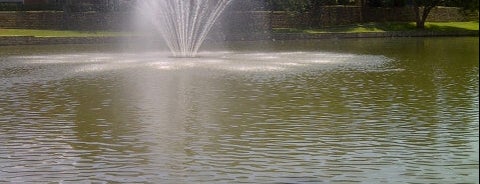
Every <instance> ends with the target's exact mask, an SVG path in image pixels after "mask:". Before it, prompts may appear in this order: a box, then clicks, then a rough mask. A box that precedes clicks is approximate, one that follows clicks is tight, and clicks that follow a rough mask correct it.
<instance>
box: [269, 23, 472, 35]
mask: <svg viewBox="0 0 480 184" xmlns="http://www.w3.org/2000/svg"><path fill="white" fill-rule="evenodd" d="M425 30H426V31H445V32H452V31H478V30H479V28H478V22H477V21H475V22H427V23H426V24H425ZM388 31H418V29H416V26H415V23H414V22H388V23H364V24H352V25H341V26H331V27H325V28H320V29H308V28H307V29H297V28H275V29H274V32H276V33H308V34H316V33H367V32H388Z"/></svg>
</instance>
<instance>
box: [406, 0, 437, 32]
mask: <svg viewBox="0 0 480 184" xmlns="http://www.w3.org/2000/svg"><path fill="white" fill-rule="evenodd" d="M444 1H445V0H413V11H414V12H415V22H416V24H417V28H418V29H424V28H425V21H426V20H427V18H428V14H430V11H432V9H433V8H435V7H436V6H438V5H440V4H441V3H444Z"/></svg>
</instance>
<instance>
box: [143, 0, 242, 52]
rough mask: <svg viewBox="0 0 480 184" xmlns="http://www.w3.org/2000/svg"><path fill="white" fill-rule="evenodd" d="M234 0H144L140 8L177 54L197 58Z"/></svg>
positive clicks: (171, 49)
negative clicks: (209, 34) (199, 51)
mask: <svg viewBox="0 0 480 184" xmlns="http://www.w3.org/2000/svg"><path fill="white" fill-rule="evenodd" d="M232 1H233V0H142V1H140V11H142V12H143V14H144V16H147V17H149V18H150V20H151V21H152V24H153V25H154V26H155V29H156V30H157V31H158V32H159V33H160V34H161V35H162V37H163V39H164V40H165V42H166V44H167V46H168V48H169V49H170V51H171V52H172V54H173V55H174V56H175V57H195V55H196V54H197V52H198V50H199V49H200V46H201V45H202V43H203V42H204V41H205V39H206V38H207V35H208V33H209V32H210V30H211V29H212V27H213V25H214V23H215V22H216V21H217V19H218V18H219V17H220V15H221V14H222V13H223V11H224V10H225V9H226V7H227V6H228V5H229V4H230V3H231V2H232Z"/></svg>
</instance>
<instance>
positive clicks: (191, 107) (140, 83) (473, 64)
mask: <svg viewBox="0 0 480 184" xmlns="http://www.w3.org/2000/svg"><path fill="white" fill-rule="evenodd" d="M0 48H1V51H0V183H2V182H7V183H29V182H31V183H50V182H59V183H478V182H479V180H478V178H479V175H478V173H479V156H478V155H479V128H478V127H479V84H478V83H479V51H478V50H479V40H478V37H458V38H453V37H442V38H382V39H377V38H371V39H332V40H313V41H268V42H264V41H262V42H260V41H259V42H229V43H223V44H217V45H212V46H206V47H204V49H203V52H200V54H199V57H198V58H172V57H170V54H169V53H168V52H164V51H158V50H153V49H150V50H131V49H128V48H127V49H125V47H124V48H119V47H117V46H112V45H50V46H8V47H7V46H6V47H0Z"/></svg>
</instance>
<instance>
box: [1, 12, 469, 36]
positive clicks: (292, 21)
mask: <svg viewBox="0 0 480 184" xmlns="http://www.w3.org/2000/svg"><path fill="white" fill-rule="evenodd" d="M320 12H321V13H320V14H319V15H317V16H313V15H310V14H308V13H303V14H300V13H293V12H269V11H251V12H227V13H226V14H225V16H223V18H222V21H220V24H219V26H221V27H223V29H224V30H225V32H228V33H231V32H265V31H267V30H269V28H271V27H274V28H288V27H290V28H291V27H317V26H331V25H342V24H352V23H360V22H381V21H413V20H415V19H414V17H413V10H412V9H411V8H398V9H386V8H368V9H362V8H361V7H358V6H328V7H323V8H322V9H321V11H320ZM131 17H133V16H132V13H131V12H109V13H99V12H77V13H71V14H68V15H67V14H64V13H63V12H61V11H39V12H22V11H19V12H0V28H29V29H75V30H123V29H132V26H131V25H134V24H132V18H131ZM469 20H478V13H474V14H473V15H472V14H470V15H469V16H465V14H464V13H463V12H462V11H460V9H458V8H451V7H449V8H447V7H439V8H435V9H434V10H432V13H431V14H430V15H429V19H428V21H469ZM217 27H218V26H217Z"/></svg>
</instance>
